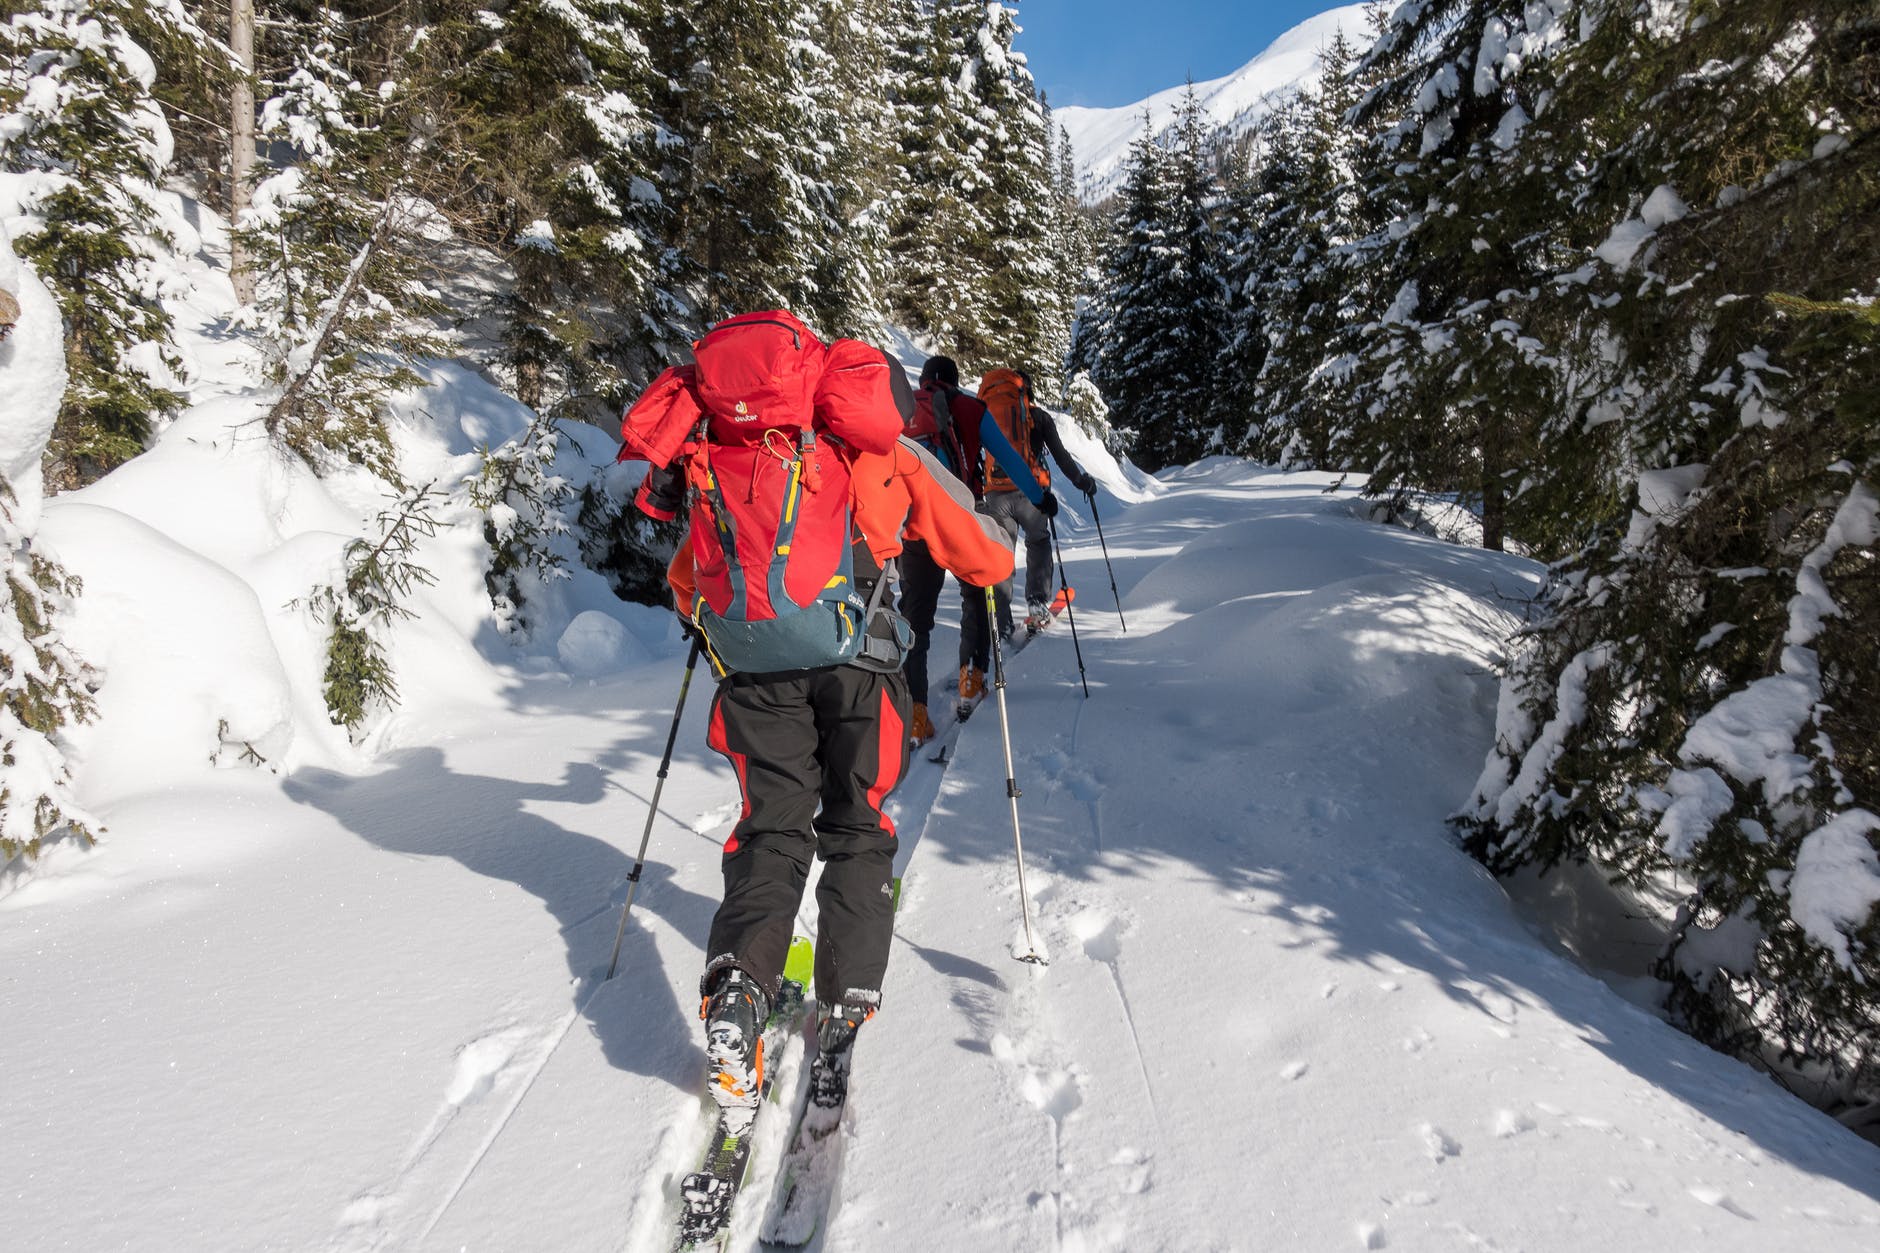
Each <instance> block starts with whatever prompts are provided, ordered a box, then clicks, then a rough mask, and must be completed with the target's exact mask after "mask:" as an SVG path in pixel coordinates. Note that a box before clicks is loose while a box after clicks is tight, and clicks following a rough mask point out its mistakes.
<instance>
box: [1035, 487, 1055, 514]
mask: <svg viewBox="0 0 1880 1253" xmlns="http://www.w3.org/2000/svg"><path fill="white" fill-rule="evenodd" d="M1057 511H1058V498H1057V496H1056V494H1055V493H1053V492H1052V491H1051V489H1050V488H1048V487H1047V488H1045V489H1044V499H1043V500H1040V501H1039V502H1038V512H1039V513H1042V514H1043V515H1044V516H1045V517H1047V518H1055V517H1057Z"/></svg>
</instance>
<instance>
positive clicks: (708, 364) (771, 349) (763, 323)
mask: <svg viewBox="0 0 1880 1253" xmlns="http://www.w3.org/2000/svg"><path fill="white" fill-rule="evenodd" d="M827 351H828V350H827V349H825V348H824V347H823V343H822V341H821V340H819V339H817V338H816V336H815V333H814V332H812V331H811V330H810V329H809V327H807V326H805V325H803V323H802V321H801V320H800V319H798V318H797V316H796V315H795V314H793V313H790V312H789V311H787V310H784V309H766V310H762V311H760V312H757V313H745V314H740V315H738V316H737V317H735V318H728V319H726V320H725V321H723V322H720V323H718V325H716V326H714V327H712V328H711V330H709V331H707V332H705V334H704V335H703V336H701V337H700V338H699V340H698V342H696V343H695V344H693V345H692V352H693V357H694V359H695V360H696V362H697V376H698V381H697V390H698V396H699V400H700V401H701V402H702V403H703V405H704V407H705V411H706V412H707V413H708V414H710V415H711V419H712V421H711V428H710V430H711V435H712V438H714V439H716V440H718V441H720V442H722V443H736V444H754V443H757V442H759V441H761V440H762V439H763V438H764V433H765V432H766V431H772V430H783V431H799V430H803V429H805V428H807V427H808V426H809V425H810V423H811V421H812V420H813V419H814V416H815V400H816V385H817V383H818V382H819V381H820V380H821V378H822V374H823V362H824V358H825V357H826V356H827Z"/></svg>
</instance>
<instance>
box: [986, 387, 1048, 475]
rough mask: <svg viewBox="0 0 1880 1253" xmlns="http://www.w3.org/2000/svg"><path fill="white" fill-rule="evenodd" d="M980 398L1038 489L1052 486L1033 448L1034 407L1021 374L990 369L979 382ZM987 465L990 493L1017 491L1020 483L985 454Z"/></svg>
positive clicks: (990, 456)
mask: <svg viewBox="0 0 1880 1253" xmlns="http://www.w3.org/2000/svg"><path fill="white" fill-rule="evenodd" d="M979 399H980V401H981V403H983V404H984V405H985V406H986V409H987V411H988V412H990V413H991V414H992V420H993V421H994V422H997V423H998V424H999V430H1001V431H1003V432H1004V433H1005V438H1006V439H1007V440H1009V441H1010V442H1011V445H1012V447H1013V448H1016V449H1017V450H1018V455H1019V456H1021V457H1023V458H1024V459H1025V464H1026V465H1027V466H1029V467H1030V468H1031V472H1032V475H1033V476H1034V477H1035V478H1036V479H1037V480H1038V486H1040V487H1049V486H1051V475H1050V473H1049V472H1048V471H1046V470H1045V468H1044V463H1043V462H1042V461H1040V460H1039V459H1038V453H1037V451H1036V450H1035V449H1034V448H1033V447H1032V440H1031V406H1030V404H1029V403H1027V401H1028V398H1027V396H1026V395H1025V380H1024V379H1022V378H1020V377H1019V376H1018V371H1017V370H987V371H986V373H985V376H984V377H983V378H981V379H980V380H979ZM985 466H986V490H987V491H989V492H1012V491H1017V490H1018V484H1016V483H1014V482H1012V480H1011V479H1010V478H1009V477H1008V476H1007V475H1006V473H1005V467H1004V466H1002V465H1000V464H999V460H998V458H996V457H994V456H993V455H992V454H991V453H990V452H988V453H987V454H986V455H985Z"/></svg>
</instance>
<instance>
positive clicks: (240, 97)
mask: <svg viewBox="0 0 1880 1253" xmlns="http://www.w3.org/2000/svg"><path fill="white" fill-rule="evenodd" d="M228 45H229V49H230V51H232V52H233V53H234V54H235V62H236V65H237V68H239V69H240V71H241V73H240V74H239V75H238V76H237V77H236V79H235V90H234V92H233V93H232V98H231V100H230V103H229V194H228V199H229V212H228V219H229V228H230V231H231V232H233V230H234V228H235V227H236V226H237V225H239V223H240V221H241V216H242V214H243V212H244V211H246V210H247V208H248V193H249V183H250V182H251V181H252V179H253V177H254V169H255V0H229V7H228ZM229 238H230V243H229V263H228V269H229V279H230V281H231V282H233V283H234V285H235V298H236V299H237V300H239V301H241V302H242V303H243V304H247V303H248V302H250V301H251V300H253V299H254V298H255V272H254V263H253V261H252V259H251V258H250V257H249V256H248V249H247V248H246V247H244V246H243V245H242V242H241V237H240V236H239V235H235V234H233V233H231V235H230V237H229Z"/></svg>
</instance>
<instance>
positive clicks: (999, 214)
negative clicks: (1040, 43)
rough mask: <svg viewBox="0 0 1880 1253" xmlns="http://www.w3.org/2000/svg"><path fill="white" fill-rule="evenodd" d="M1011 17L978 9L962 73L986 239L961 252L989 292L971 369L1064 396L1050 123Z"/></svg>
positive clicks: (975, 239)
mask: <svg viewBox="0 0 1880 1253" xmlns="http://www.w3.org/2000/svg"><path fill="white" fill-rule="evenodd" d="M1017 36H1018V24H1017V22H1016V20H1015V19H1014V15H1013V11H1012V10H1011V9H1010V8H1008V7H1007V6H1005V5H1002V4H987V5H984V6H983V8H982V11H981V20H980V23H979V27H978V29H977V30H976V31H975V32H974V33H973V43H972V53H973V55H972V57H971V58H970V60H969V61H968V63H967V66H966V70H965V74H966V81H967V82H968V83H969V84H970V85H969V88H968V96H969V98H970V100H971V102H972V106H973V107H974V108H975V111H976V113H977V115H978V116H979V118H981V119H982V120H983V122H984V123H985V134H986V139H985V145H984V148H983V151H982V154H981V155H980V157H979V158H978V167H979V175H980V177H979V179H978V180H977V184H976V189H975V190H974V191H973V192H972V193H971V194H970V195H969V197H968V200H969V203H970V204H971V205H972V207H973V210H974V217H975V219H976V220H977V221H978V222H980V223H983V232H976V233H974V234H972V235H969V236H968V237H967V238H966V240H965V243H966V246H967V248H968V249H969V250H970V252H971V254H972V256H973V257H974V259H975V262H976V265H975V267H974V268H975V269H977V270H980V271H982V272H983V273H984V274H985V275H986V287H985V290H984V292H983V294H982V296H981V299H980V301H979V303H978V304H977V305H976V307H975V308H974V309H973V310H972V314H973V323H974V326H975V329H974V331H973V332H972V333H971V336H970V337H971V338H972V339H973V340H974V341H976V342H977V345H978V350H977V352H976V353H975V354H973V356H972V357H971V360H972V361H973V362H974V363H975V364H978V365H983V366H995V365H998V366H1005V367H1007V368H1009V369H1017V370H1023V371H1025V372H1026V373H1027V374H1029V375H1030V376H1031V378H1032V380H1033V384H1034V386H1035V387H1036V388H1038V389H1039V392H1040V394H1041V395H1053V394H1055V393H1056V392H1057V391H1058V389H1059V386H1060V383H1061V379H1062V371H1063V368H1064V354H1065V350H1066V349H1067V348H1068V347H1069V343H1068V341H1069V338H1070V321H1069V318H1068V317H1067V316H1066V312H1065V310H1064V309H1063V306H1062V302H1061V300H1060V299H1059V296H1058V272H1057V270H1056V268H1055V267H1056V265H1057V264H1058V261H1059V258H1058V256H1057V253H1056V250H1055V249H1054V247H1053V236H1054V234H1055V226H1056V216H1057V212H1058V205H1057V200H1056V198H1055V196H1054V195H1053V194H1052V182H1053V178H1054V170H1053V163H1052V159H1051V142H1050V141H1051V124H1050V113H1049V111H1048V110H1047V109H1046V108H1045V107H1044V103H1043V101H1041V100H1040V99H1039V98H1038V89H1037V85H1036V84H1035V83H1034V82H1033V81H1032V77H1031V71H1030V70H1029V69H1028V68H1026V65H1025V58H1024V55H1023V54H1022V53H1017V52H1014V51H1013V50H1012V43H1013V41H1014V40H1015V39H1016V38H1017Z"/></svg>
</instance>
